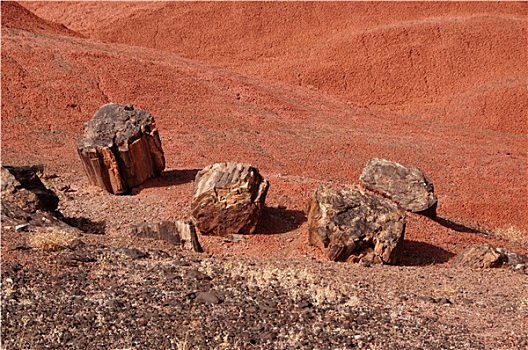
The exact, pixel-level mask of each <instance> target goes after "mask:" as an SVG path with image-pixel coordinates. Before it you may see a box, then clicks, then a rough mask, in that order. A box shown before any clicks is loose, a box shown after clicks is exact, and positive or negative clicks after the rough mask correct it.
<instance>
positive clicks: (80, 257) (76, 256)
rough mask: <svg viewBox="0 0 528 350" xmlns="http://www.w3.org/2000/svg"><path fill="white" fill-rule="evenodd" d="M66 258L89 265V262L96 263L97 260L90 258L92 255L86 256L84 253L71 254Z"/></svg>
mask: <svg viewBox="0 0 528 350" xmlns="http://www.w3.org/2000/svg"><path fill="white" fill-rule="evenodd" d="M68 258H69V259H70V260H73V261H79V262H83V263H89V262H95V261H97V258H95V257H94V256H92V255H90V254H88V253H86V252H77V253H74V254H71V255H70V256H69V257H68Z"/></svg>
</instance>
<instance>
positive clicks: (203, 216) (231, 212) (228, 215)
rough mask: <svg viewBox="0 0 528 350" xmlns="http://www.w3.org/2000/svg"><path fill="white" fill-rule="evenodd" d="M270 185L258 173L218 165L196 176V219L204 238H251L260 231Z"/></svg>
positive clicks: (237, 166)
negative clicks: (260, 219)
mask: <svg viewBox="0 0 528 350" xmlns="http://www.w3.org/2000/svg"><path fill="white" fill-rule="evenodd" d="M268 187H269V183H268V181H267V180H265V179H264V178H263V177H262V176H261V175H260V173H259V171H258V169H257V168H255V167H253V166H251V165H247V164H241V163H217V164H213V165H210V166H207V167H206V168H204V169H203V170H201V171H200V172H198V174H197V175H196V179H195V181H194V186H193V195H192V204H191V207H192V217H193V220H194V222H195V224H196V227H197V228H198V229H199V230H200V232H201V233H202V234H206V235H208V234H212V235H219V236H226V235H228V234H250V233H253V232H254V231H255V229H256V226H257V223H258V220H259V218H260V214H261V212H262V208H263V207H264V202H265V200H266V193H267V191H268Z"/></svg>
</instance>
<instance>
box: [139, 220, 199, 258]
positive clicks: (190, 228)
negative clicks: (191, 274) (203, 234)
mask: <svg viewBox="0 0 528 350" xmlns="http://www.w3.org/2000/svg"><path fill="white" fill-rule="evenodd" d="M131 231H132V234H133V235H135V236H138V237H148V238H154V239H158V240H163V241H166V242H169V243H172V244H174V245H181V246H182V248H183V249H187V250H194V251H195V252H200V253H201V252H203V250H202V247H201V246H200V242H199V241H198V236H197V235H196V229H195V227H194V224H193V223H192V222H190V221H162V222H156V223H144V224H140V225H135V226H132V228H131Z"/></svg>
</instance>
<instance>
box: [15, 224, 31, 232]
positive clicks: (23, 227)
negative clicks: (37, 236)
mask: <svg viewBox="0 0 528 350" xmlns="http://www.w3.org/2000/svg"><path fill="white" fill-rule="evenodd" d="M28 229H29V224H20V225H16V226H15V231H17V232H20V231H24V232H27V231H28Z"/></svg>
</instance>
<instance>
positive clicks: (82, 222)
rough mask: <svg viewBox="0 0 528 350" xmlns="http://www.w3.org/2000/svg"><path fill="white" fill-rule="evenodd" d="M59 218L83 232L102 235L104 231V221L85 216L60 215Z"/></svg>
mask: <svg viewBox="0 0 528 350" xmlns="http://www.w3.org/2000/svg"><path fill="white" fill-rule="evenodd" d="M61 220H62V221H63V222H65V223H66V224H68V225H70V226H73V227H75V228H78V229H79V230H81V231H82V232H84V233H89V234H93V235H104V234H105V233H106V221H92V220H90V219H88V218H85V217H79V218H71V217H62V218H61Z"/></svg>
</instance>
